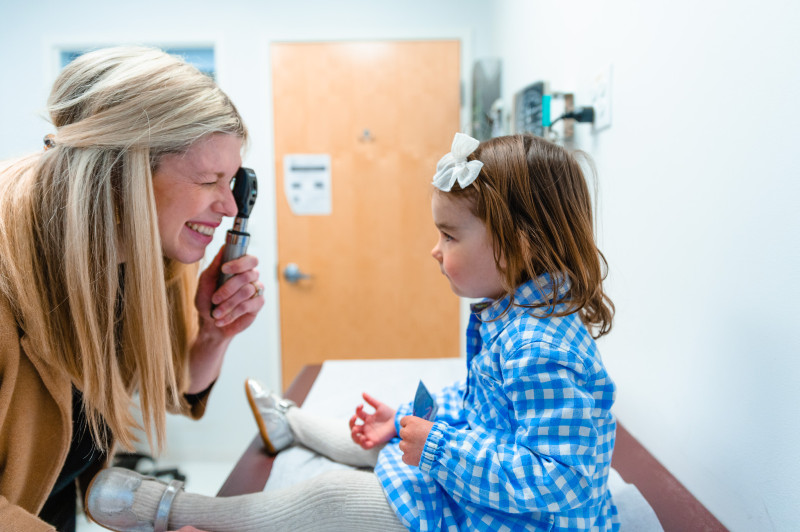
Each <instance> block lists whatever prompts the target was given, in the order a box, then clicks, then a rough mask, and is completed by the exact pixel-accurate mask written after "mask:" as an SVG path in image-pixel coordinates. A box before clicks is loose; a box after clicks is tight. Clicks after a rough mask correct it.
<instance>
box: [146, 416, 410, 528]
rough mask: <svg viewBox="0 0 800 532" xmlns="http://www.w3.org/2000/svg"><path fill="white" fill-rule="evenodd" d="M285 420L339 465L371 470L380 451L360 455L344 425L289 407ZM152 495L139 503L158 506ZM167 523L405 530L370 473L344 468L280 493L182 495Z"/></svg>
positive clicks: (304, 440) (175, 525) (304, 441)
mask: <svg viewBox="0 0 800 532" xmlns="http://www.w3.org/2000/svg"><path fill="white" fill-rule="evenodd" d="M287 418H288V420H289V425H290V426H291V428H292V432H293V433H294V436H295V441H296V442H297V443H300V444H301V445H304V446H305V447H308V448H309V449H311V450H312V451H315V452H317V453H319V454H322V455H324V456H326V457H328V458H330V459H331V460H334V461H336V462H339V463H342V464H346V465H351V466H356V467H371V468H374V467H375V464H376V463H377V459H378V453H379V451H380V449H371V450H369V451H365V450H364V449H362V448H361V447H359V446H358V445H356V444H355V443H353V441H352V440H351V439H350V431H349V428H348V426H347V422H346V421H341V420H339V421H333V420H330V419H324V418H318V417H315V416H313V415H311V414H307V413H304V412H303V411H302V409H300V408H291V409H290V410H289V412H288V413H287ZM140 491H143V490H140ZM153 495H154V496H153V498H152V500H147V499H150V497H142V498H141V499H142V501H141V502H142V503H146V504H147V505H148V507H150V505H154V504H157V503H158V498H159V497H160V493H154V494H153ZM139 501H140V497H138V496H137V504H138V503H139ZM152 507H153V508H154V507H155V506H152ZM140 511H142V512H143V513H140ZM140 511H137V512H136V513H137V514H138V515H146V512H147V510H146V509H145V508H141V509H140ZM169 525H170V528H173V529H178V528H180V527H182V526H186V525H191V526H195V527H197V528H200V529H203V530H209V531H214V532H226V531H237V532H247V531H254V532H255V531H269V530H278V531H285V530H297V531H317V530H318V531H331V530H342V531H354V532H358V531H362V530H363V531H365V532H367V531H368V532H372V531H376V530H380V531H389V532H391V531H404V530H406V528H405V527H404V526H403V525H402V524H401V523H400V520H399V519H398V518H397V515H396V514H395V513H394V510H392V508H391V506H389V503H388V502H387V501H386V497H385V496H384V494H383V488H382V487H381V484H380V482H379V481H378V477H376V476H375V473H373V472H372V471H360V470H348V469H343V470H335V471H328V472H326V473H323V474H321V475H319V476H317V477H314V478H312V479H309V480H306V481H304V482H301V483H299V484H296V485H294V486H290V487H288V488H285V489H280V490H274V491H269V492H262V493H252V494H249V495H239V496H236V497H219V498H214V497H207V496H204V495H195V494H192V493H184V492H181V493H180V494H179V495H178V496H177V497H176V498H175V501H174V502H173V505H172V511H171V512H170V518H169Z"/></svg>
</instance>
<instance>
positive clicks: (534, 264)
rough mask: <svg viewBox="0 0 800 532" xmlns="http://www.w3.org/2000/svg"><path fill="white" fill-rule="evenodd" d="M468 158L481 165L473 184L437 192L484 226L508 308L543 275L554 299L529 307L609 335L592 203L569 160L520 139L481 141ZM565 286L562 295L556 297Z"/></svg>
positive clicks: (536, 140)
mask: <svg viewBox="0 0 800 532" xmlns="http://www.w3.org/2000/svg"><path fill="white" fill-rule="evenodd" d="M468 159H470V160H474V159H477V160H479V161H481V162H482V163H483V168H482V169H481V172H480V174H479V175H478V178H477V179H475V181H474V182H473V184H472V185H470V186H467V187H466V188H464V189H462V188H461V187H460V186H459V185H458V183H456V184H455V185H454V186H453V189H452V190H451V191H450V192H441V191H438V190H437V191H436V193H439V194H446V195H448V197H452V198H453V199H461V200H466V201H468V202H469V204H470V208H471V210H472V213H473V214H474V215H475V216H476V217H477V218H479V219H480V220H481V221H482V222H483V223H484V224H486V226H487V228H488V229H489V232H490V233H491V235H492V239H493V244H494V253H495V263H496V264H497V268H498V271H500V272H501V281H502V284H503V288H504V289H505V291H506V293H507V294H510V295H511V297H512V304H513V293H514V291H515V289H516V287H517V286H519V285H520V284H522V283H524V282H526V281H528V280H530V279H534V280H535V279H537V278H538V276H540V275H542V274H549V276H550V279H551V280H552V282H553V286H552V291H553V292H552V294H553V297H552V299H551V300H550V301H549V302H546V303H542V304H538V305H534V306H533V308H546V309H547V310H546V315H548V316H565V315H568V314H572V313H574V312H579V313H580V316H581V319H582V320H583V322H584V323H585V324H586V325H587V326H588V327H590V328H594V329H596V331H597V333H596V335H595V338H597V337H600V336H602V335H604V334H606V333H608V332H609V331H610V330H611V323H612V320H613V316H614V304H613V303H612V302H611V299H610V298H609V297H608V295H607V294H606V293H605V292H604V291H603V280H604V279H605V277H606V275H607V270H608V265H607V263H606V260H605V257H604V256H603V254H602V253H601V252H600V250H599V249H598V248H597V245H596V244H595V241H594V231H593V224H592V202H591V197H590V195H589V189H588V187H587V185H586V180H585V178H584V175H583V171H582V170H581V166H580V164H579V163H578V161H577V159H576V158H575V157H574V156H573V154H571V153H569V152H568V151H567V150H565V149H564V148H562V147H560V146H557V145H556V144H553V143H551V142H548V141H546V140H544V139H542V138H540V137H536V136H533V135H530V134H523V135H512V136H506V137H498V138H494V139H490V140H488V141H485V142H481V143H480V145H479V146H478V148H477V149H476V150H475V151H474V152H473V153H472V154H471V155H470V156H469V157H468ZM587 159H588V157H587ZM567 281H568V283H569V290H568V291H566V292H565V293H564V295H563V296H560V297H559V296H558V294H559V292H560V289H561V287H562V286H563V285H565V284H566V283H567ZM560 305H563V307H562V310H559V311H556V307H557V306H560Z"/></svg>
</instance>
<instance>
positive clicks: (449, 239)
mask: <svg viewBox="0 0 800 532" xmlns="http://www.w3.org/2000/svg"><path fill="white" fill-rule="evenodd" d="M442 238H444V240H445V242H450V241H451V240H453V237H452V236H450V235H448V234H447V233H442Z"/></svg>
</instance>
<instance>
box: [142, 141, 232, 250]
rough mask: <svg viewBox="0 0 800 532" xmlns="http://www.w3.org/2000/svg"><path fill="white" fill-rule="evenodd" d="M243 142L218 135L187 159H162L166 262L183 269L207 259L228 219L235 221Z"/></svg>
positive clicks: (159, 192) (159, 204)
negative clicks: (174, 262)
mask: <svg viewBox="0 0 800 532" xmlns="http://www.w3.org/2000/svg"><path fill="white" fill-rule="evenodd" d="M241 149H242V139H240V138H239V137H237V136H235V135H227V134H222V133H215V134H212V135H209V136H207V137H204V138H202V139H200V140H198V141H197V142H195V143H194V144H192V145H191V146H190V147H189V149H188V150H187V151H186V152H185V153H180V154H168V155H165V156H163V157H162V158H161V161H160V162H159V165H158V168H157V169H156V171H155V172H154V173H153V191H154V193H155V199H156V210H157V211H158V230H159V233H160V234H161V249H162V251H163V253H164V256H165V257H167V258H170V259H173V260H177V261H178V262H182V263H184V264H189V263H192V262H197V261H198V260H200V259H202V258H203V255H204V254H205V251H206V246H208V245H209V244H210V243H211V240H212V239H213V237H214V229H216V228H217V226H218V225H219V224H220V223H221V222H222V217H223V216H235V215H236V212H237V209H236V202H235V201H234V199H233V193H232V192H231V179H233V176H234V175H236V171H237V170H238V169H239V167H240V166H241V165H242V157H241V155H240V154H241Z"/></svg>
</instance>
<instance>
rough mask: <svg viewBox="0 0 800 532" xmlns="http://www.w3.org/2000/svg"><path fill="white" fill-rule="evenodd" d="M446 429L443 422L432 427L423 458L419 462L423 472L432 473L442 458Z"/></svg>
mask: <svg viewBox="0 0 800 532" xmlns="http://www.w3.org/2000/svg"><path fill="white" fill-rule="evenodd" d="M444 427H445V424H444V423H442V422H441V421H437V422H436V423H434V424H433V426H432V427H431V431H430V432H429V433H428V439H427V440H425V446H424V447H422V456H421V457H420V460H419V468H420V470H421V471H425V472H426V473H430V471H431V470H432V469H433V466H434V465H435V464H436V462H437V461H438V460H439V458H440V457H441V455H442V452H443V451H442V449H443V447H444V444H445V442H446V437H445V434H444V430H443V429H444Z"/></svg>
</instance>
